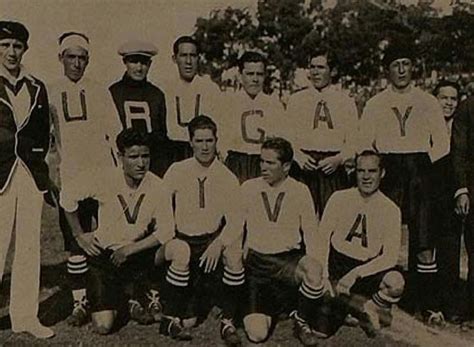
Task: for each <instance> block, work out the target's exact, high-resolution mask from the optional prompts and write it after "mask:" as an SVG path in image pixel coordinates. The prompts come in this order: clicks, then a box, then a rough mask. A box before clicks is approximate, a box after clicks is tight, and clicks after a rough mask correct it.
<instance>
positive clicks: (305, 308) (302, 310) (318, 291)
mask: <svg viewBox="0 0 474 347" xmlns="http://www.w3.org/2000/svg"><path fill="white" fill-rule="evenodd" d="M323 296H324V286H323V285H322V284H321V285H319V286H317V287H313V286H311V285H310V284H308V283H306V282H305V281H303V282H301V285H300V288H299V298H298V312H297V313H298V314H297V317H299V318H301V319H302V320H304V321H309V320H310V318H311V317H314V316H315V314H316V312H317V310H318V308H319V306H320V305H321V303H322V301H323V300H322V298H323Z"/></svg>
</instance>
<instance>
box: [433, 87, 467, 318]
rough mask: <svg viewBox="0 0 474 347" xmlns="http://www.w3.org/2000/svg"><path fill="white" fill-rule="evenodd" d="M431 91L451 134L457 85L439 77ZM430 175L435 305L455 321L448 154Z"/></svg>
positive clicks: (456, 235)
mask: <svg viewBox="0 0 474 347" xmlns="http://www.w3.org/2000/svg"><path fill="white" fill-rule="evenodd" d="M433 94H434V95H435V96H436V98H437V99H438V101H439V103H440V105H441V107H442V109H443V115H444V120H445V122H446V131H447V132H448V134H449V135H450V136H451V129H452V124H453V118H454V117H453V116H454V112H455V110H456V107H457V105H458V102H459V95H460V93H459V85H458V84H457V83H456V82H451V81H447V80H443V81H441V82H439V83H438V84H437V86H436V87H435V89H434V90H433ZM430 179H431V182H430V187H433V189H432V194H431V198H430V203H431V208H430V218H429V221H430V223H431V226H430V229H431V230H433V235H434V236H435V247H436V260H437V264H438V278H439V282H438V283H439V288H438V294H439V295H438V300H439V309H440V311H441V313H442V314H443V316H444V318H445V319H446V320H447V321H448V322H450V323H459V322H460V311H459V309H460V303H461V301H460V299H461V298H460V283H459V262H460V248H461V233H462V225H461V223H462V219H461V218H460V217H459V216H457V215H456V214H455V213H454V207H455V206H454V202H455V201H454V199H453V196H454V181H453V167H452V162H451V156H450V155H448V156H445V157H444V158H442V159H440V160H438V161H437V162H436V163H434V165H433V168H432V170H431V172H430Z"/></svg>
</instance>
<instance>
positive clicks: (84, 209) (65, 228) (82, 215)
mask: <svg viewBox="0 0 474 347" xmlns="http://www.w3.org/2000/svg"><path fill="white" fill-rule="evenodd" d="M77 211H78V214H79V222H80V224H81V226H82V229H83V230H84V231H85V232H91V231H92V221H93V219H95V220H96V221H97V222H98V213H99V203H98V202H97V200H94V199H91V198H88V199H85V200H82V201H79V206H78V209H77ZM59 227H60V229H61V232H62V234H63V238H64V250H65V251H68V252H70V253H71V255H84V254H85V253H84V251H83V249H82V248H81V247H79V245H78V244H77V241H76V239H75V238H74V236H73V235H72V232H71V227H70V226H69V223H68V221H67V220H66V215H65V211H64V209H63V208H62V207H60V208H59Z"/></svg>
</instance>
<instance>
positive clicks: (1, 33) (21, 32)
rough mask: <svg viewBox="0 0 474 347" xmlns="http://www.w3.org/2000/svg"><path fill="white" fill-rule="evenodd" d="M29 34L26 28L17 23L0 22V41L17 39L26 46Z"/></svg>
mask: <svg viewBox="0 0 474 347" xmlns="http://www.w3.org/2000/svg"><path fill="white" fill-rule="evenodd" d="M29 37H30V33H29V32H28V30H27V29H26V27H25V26H24V25H23V24H21V23H18V22H10V21H0V40H2V39H17V40H19V41H21V42H23V43H24V44H25V46H26V45H27V44H28V38H29Z"/></svg>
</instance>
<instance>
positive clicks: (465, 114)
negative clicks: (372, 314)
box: [451, 96, 474, 321]
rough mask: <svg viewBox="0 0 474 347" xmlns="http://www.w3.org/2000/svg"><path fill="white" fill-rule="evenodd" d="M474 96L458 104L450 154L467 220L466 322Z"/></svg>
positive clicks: (472, 235) (472, 262)
mask: <svg viewBox="0 0 474 347" xmlns="http://www.w3.org/2000/svg"><path fill="white" fill-rule="evenodd" d="M472 124H474V97H472V96H471V97H470V98H469V99H467V100H465V101H464V102H463V103H462V104H460V105H459V108H458V109H457V110H456V113H455V115H454V123H453V130H452V136H451V155H452V160H453V166H454V181H455V188H456V192H455V194H454V198H455V200H456V204H455V212H456V214H458V215H460V216H461V217H462V218H463V219H464V223H465V230H464V232H465V234H464V239H465V244H466V249H467V255H468V259H469V261H468V264H469V269H468V276H467V283H468V286H467V288H468V290H467V293H468V301H467V304H466V305H465V308H466V312H465V317H464V318H465V319H466V320H467V321H472V320H473V319H474V213H473V211H472V209H471V206H470V205H472V203H473V202H472V197H473V192H474V176H473V174H474V160H473V156H472V153H473V151H474V128H473V125H472Z"/></svg>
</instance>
